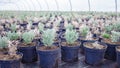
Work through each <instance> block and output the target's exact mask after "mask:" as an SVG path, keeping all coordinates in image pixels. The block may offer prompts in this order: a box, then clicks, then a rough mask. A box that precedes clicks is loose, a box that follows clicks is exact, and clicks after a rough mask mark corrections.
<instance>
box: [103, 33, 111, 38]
mask: <svg viewBox="0 0 120 68" xmlns="http://www.w3.org/2000/svg"><path fill="white" fill-rule="evenodd" d="M102 37H103V38H107V39H109V38H110V34H108V33H103V34H102Z"/></svg>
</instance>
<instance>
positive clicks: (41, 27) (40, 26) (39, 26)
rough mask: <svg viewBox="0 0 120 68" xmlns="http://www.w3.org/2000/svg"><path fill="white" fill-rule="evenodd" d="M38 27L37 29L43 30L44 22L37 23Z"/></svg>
mask: <svg viewBox="0 0 120 68" xmlns="http://www.w3.org/2000/svg"><path fill="white" fill-rule="evenodd" d="M38 29H39V31H40V32H43V30H44V24H42V23H39V24H38Z"/></svg>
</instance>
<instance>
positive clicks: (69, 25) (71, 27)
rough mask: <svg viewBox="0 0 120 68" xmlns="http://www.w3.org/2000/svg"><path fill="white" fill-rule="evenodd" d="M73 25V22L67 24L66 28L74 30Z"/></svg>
mask: <svg viewBox="0 0 120 68" xmlns="http://www.w3.org/2000/svg"><path fill="white" fill-rule="evenodd" d="M73 27H74V26H73V25H72V24H71V23H69V24H68V25H67V26H66V30H67V29H69V30H73Z"/></svg>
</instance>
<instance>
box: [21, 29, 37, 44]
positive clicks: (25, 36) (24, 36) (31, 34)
mask: <svg viewBox="0 0 120 68" xmlns="http://www.w3.org/2000/svg"><path fill="white" fill-rule="evenodd" d="M34 38H35V34H34V32H33V31H32V30H31V31H29V32H24V33H23V34H22V39H23V40H24V42H25V43H26V44H29V43H31V42H32V41H33V39H34Z"/></svg>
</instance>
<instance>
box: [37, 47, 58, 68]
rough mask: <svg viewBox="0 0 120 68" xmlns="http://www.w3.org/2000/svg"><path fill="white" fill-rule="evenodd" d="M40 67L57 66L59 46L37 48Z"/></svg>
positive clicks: (53, 67) (56, 67)
mask: <svg viewBox="0 0 120 68" xmlns="http://www.w3.org/2000/svg"><path fill="white" fill-rule="evenodd" d="M37 53H38V55H39V60H40V67H41V68H58V64H59V56H60V55H59V53H60V48H57V49H54V50H38V49H37Z"/></svg>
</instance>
